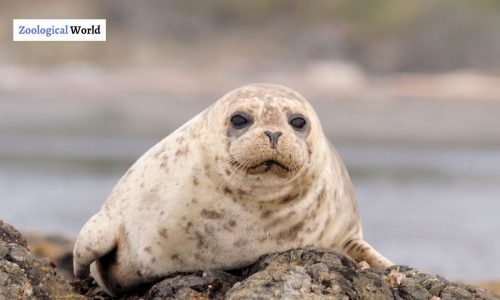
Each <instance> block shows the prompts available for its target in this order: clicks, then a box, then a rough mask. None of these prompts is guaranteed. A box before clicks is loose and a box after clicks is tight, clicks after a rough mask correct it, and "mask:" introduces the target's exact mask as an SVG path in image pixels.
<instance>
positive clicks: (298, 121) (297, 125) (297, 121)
mask: <svg viewBox="0 0 500 300" xmlns="http://www.w3.org/2000/svg"><path fill="white" fill-rule="evenodd" d="M306 124H307V122H306V119H304V118H302V117H293V118H291V119H290V125H292V127H293V129H295V130H303V129H304V128H305V127H306Z"/></svg>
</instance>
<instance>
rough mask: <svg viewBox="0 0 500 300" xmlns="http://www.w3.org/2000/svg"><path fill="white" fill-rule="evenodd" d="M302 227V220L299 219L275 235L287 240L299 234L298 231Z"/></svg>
mask: <svg viewBox="0 0 500 300" xmlns="http://www.w3.org/2000/svg"><path fill="white" fill-rule="evenodd" d="M303 227H304V221H300V222H299V223H297V224H295V225H293V226H292V227H290V228H288V229H286V230H283V231H281V232H279V233H278V235H277V236H276V237H277V238H278V239H280V240H282V239H287V240H293V239H295V238H296V237H297V235H298V234H299V231H300V230H301V229H302V228H303Z"/></svg>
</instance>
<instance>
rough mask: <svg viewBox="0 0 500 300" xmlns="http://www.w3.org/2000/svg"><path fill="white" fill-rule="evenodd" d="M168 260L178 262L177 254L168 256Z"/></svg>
mask: <svg viewBox="0 0 500 300" xmlns="http://www.w3.org/2000/svg"><path fill="white" fill-rule="evenodd" d="M170 258H171V259H172V260H178V259H179V254H174V255H172V256H170Z"/></svg>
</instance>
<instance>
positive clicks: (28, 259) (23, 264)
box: [0, 220, 85, 300]
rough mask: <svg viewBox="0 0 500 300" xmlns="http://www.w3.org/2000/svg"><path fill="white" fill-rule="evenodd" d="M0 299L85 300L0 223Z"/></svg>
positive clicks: (19, 235) (12, 231)
mask: <svg viewBox="0 0 500 300" xmlns="http://www.w3.org/2000/svg"><path fill="white" fill-rule="evenodd" d="M0 299H1V300H3V299H9V300H11V299H85V297H82V296H81V295H78V294H77V293H75V292H74V291H73V289H72V288H71V286H70V285H69V284H68V282H67V281H66V280H65V279H63V278H62V277H61V276H59V275H58V274H57V273H56V270H55V268H54V266H53V265H52V264H51V263H50V261H49V260H48V259H44V258H39V257H36V256H34V255H33V254H31V252H30V251H29V250H28V248H27V246H26V240H25V239H24V238H23V237H22V235H21V234H20V233H19V232H18V231H17V230H16V229H14V227H12V226H10V225H8V224H6V223H4V222H3V221H1V220H0Z"/></svg>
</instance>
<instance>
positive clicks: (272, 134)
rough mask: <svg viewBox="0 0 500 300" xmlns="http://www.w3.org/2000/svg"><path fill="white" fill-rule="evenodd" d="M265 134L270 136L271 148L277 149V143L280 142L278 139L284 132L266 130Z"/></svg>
mask: <svg viewBox="0 0 500 300" xmlns="http://www.w3.org/2000/svg"><path fill="white" fill-rule="evenodd" d="M264 134H265V135H267V137H268V138H269V141H270V142H271V148H272V149H276V145H277V144H278V139H279V137H280V136H281V135H282V134H283V133H282V132H281V131H276V132H271V131H268V130H266V131H264Z"/></svg>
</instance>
